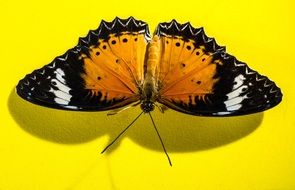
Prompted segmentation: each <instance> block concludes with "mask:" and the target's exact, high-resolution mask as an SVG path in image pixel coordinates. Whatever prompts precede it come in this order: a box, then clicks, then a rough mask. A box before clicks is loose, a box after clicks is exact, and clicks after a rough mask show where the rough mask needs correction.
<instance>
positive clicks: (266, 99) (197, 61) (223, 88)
mask: <svg viewBox="0 0 295 190" xmlns="http://www.w3.org/2000/svg"><path fill="white" fill-rule="evenodd" d="M156 35H158V36H159V37H160V40H161V56H162V59H161V61H160V63H159V65H158V67H157V81H158V82H157V83H158V91H159V102H160V103H162V104H164V105H166V106H168V107H170V108H172V109H174V110H177V111H180V112H184V113H188V114H193V115H204V116H230V115H242V114H250V113H255V112H259V111H263V110H266V109H269V108H271V107H273V106H275V105H277V104H278V103H279V102H280V101H281V99H282V93H281V91H280V89H279V88H278V87H277V86H276V85H275V83H274V82H272V81H271V80H269V79H268V78H267V77H265V76H262V75H260V74H258V73H257V72H256V71H254V70H252V69H250V68H249V67H248V66H247V65H246V64H245V63H243V62H240V61H238V60H237V59H236V58H235V57H234V56H231V55H229V54H227V53H226V52H225V47H221V46H218V45H217V44H216V42H215V40H214V39H213V38H209V37H207V36H206V35H205V33H204V31H203V28H193V27H192V26H191V25H190V24H189V23H186V24H179V23H177V22H176V21H175V20H173V21H172V22H170V23H161V24H159V26H158V28H157V30H156Z"/></svg>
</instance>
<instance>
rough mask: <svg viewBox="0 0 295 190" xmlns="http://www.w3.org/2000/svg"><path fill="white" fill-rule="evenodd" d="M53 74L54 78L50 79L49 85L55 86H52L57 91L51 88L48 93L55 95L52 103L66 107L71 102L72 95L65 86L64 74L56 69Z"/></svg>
mask: <svg viewBox="0 0 295 190" xmlns="http://www.w3.org/2000/svg"><path fill="white" fill-rule="evenodd" d="M54 73H55V78H53V79H51V83H53V84H55V85H54V86H55V87H57V88H58V89H57V90H55V89H53V88H51V89H50V90H49V92H52V93H53V94H54V95H55V98H54V101H55V102H56V103H58V104H64V105H67V104H69V102H70V101H71V98H72V95H70V90H71V88H69V87H68V86H67V85H66V81H65V79H64V78H63V76H65V73H64V71H63V70H61V69H60V68H58V69H56V71H54Z"/></svg>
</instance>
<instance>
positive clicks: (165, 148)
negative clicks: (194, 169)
mask: <svg viewBox="0 0 295 190" xmlns="http://www.w3.org/2000/svg"><path fill="white" fill-rule="evenodd" d="M148 113H149V116H150V118H151V120H152V123H153V126H154V128H155V130H156V132H157V135H158V137H159V139H160V142H161V144H162V147H163V150H164V152H165V154H166V156H167V158H168V162H169V164H170V166H172V162H171V160H170V158H169V155H168V153H167V151H166V148H165V145H164V143H163V140H162V138H161V136H160V133H159V131H158V129H157V127H156V125H155V122H154V120H153V118H152V115H151V113H150V112H148Z"/></svg>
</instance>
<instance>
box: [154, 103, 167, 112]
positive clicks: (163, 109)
mask: <svg viewBox="0 0 295 190" xmlns="http://www.w3.org/2000/svg"><path fill="white" fill-rule="evenodd" d="M155 105H156V107H157V108H158V109H159V111H160V112H161V113H164V112H165V111H166V110H168V109H169V108H168V107H167V106H165V105H163V104H160V105H157V104H155Z"/></svg>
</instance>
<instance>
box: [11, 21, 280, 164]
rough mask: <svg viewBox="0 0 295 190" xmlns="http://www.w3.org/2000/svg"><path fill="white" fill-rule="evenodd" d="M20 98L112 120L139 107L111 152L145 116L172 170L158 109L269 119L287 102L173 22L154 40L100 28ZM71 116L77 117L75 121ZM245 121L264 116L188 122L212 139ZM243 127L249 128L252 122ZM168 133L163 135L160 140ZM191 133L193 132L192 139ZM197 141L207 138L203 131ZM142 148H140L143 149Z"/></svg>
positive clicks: (129, 26)
mask: <svg viewBox="0 0 295 190" xmlns="http://www.w3.org/2000/svg"><path fill="white" fill-rule="evenodd" d="M16 90H17V93H18V95H20V96H21V97H22V98H24V99H25V100H28V101H30V102H32V103H35V104H38V105H42V106H47V107H52V108H58V109H66V110H76V111H106V110H112V111H111V114H115V113H119V112H121V111H123V110H125V109H127V108H130V107H133V106H135V105H140V108H141V110H142V111H141V114H140V115H138V116H137V117H136V119H134V120H133V121H132V122H131V123H130V124H129V125H128V126H127V127H126V128H125V129H124V130H123V131H122V132H121V133H120V134H119V135H118V136H117V137H116V138H115V140H114V141H112V142H111V143H110V144H109V145H108V146H107V147H106V149H107V148H109V147H110V145H112V144H113V143H114V142H115V141H116V140H117V139H118V138H119V137H120V136H121V135H122V134H123V133H124V132H125V131H126V130H127V129H128V128H129V127H130V126H131V125H132V124H133V123H134V122H135V121H136V120H137V119H138V118H139V117H140V116H141V115H142V114H143V113H145V114H146V115H149V118H150V120H151V122H152V127H153V128H154V131H155V132H156V134H157V136H158V138H159V139H160V142H161V145H162V148H163V149H164V152H165V154H166V155H167V158H168V160H169V163H170V165H171V161H170V159H169V156H168V154H167V151H166V149H165V146H164V142H163V140H162V138H161V136H160V133H159V131H158V129H157V127H156V125H155V123H154V119H153V118H152V116H151V111H153V110H154V109H155V108H158V109H159V111H161V112H164V111H165V109H166V108H167V107H168V108H171V109H174V110H176V111H179V112H183V113H186V114H190V115H197V116H213V117H220V116H222V117H223V116H238V115H245V114H252V113H257V112H261V111H264V110H266V109H269V108H271V107H274V106H275V105H277V104H278V103H279V102H280V101H281V99H282V94H281V91H280V89H279V88H278V87H277V86H276V85H275V83H274V82H272V81H271V80H269V79H268V78H267V77H265V76H262V75H260V74H258V73H257V72H256V71H254V70H252V69H250V68H249V67H248V66H247V65H246V64H245V63H243V62H240V61H238V60H237V59H236V58H235V57H234V56H232V55H229V54H227V53H226V51H225V47H221V46H218V45H217V44H216V42H215V40H214V38H209V37H207V36H206V35H205V33H204V31H203V29H202V28H193V27H192V26H191V25H190V24H189V23H185V24H179V23H177V22H176V21H175V20H172V21H171V22H169V23H166V22H165V23H160V24H159V25H158V27H157V29H156V31H155V35H154V36H153V38H151V37H150V34H149V30H148V26H147V24H146V23H145V22H143V21H140V20H136V19H134V18H133V17H130V18H128V19H125V20H124V19H119V18H116V19H114V20H113V21H112V22H105V21H102V22H101V25H100V26H99V28H98V29H97V30H92V31H90V32H89V34H88V35H87V36H86V37H84V38H80V40H79V43H78V45H77V46H75V47H74V48H72V49H70V50H68V51H67V52H66V53H65V54H64V55H62V56H59V57H57V58H56V59H54V61H53V62H52V63H50V64H48V65H46V66H44V67H43V68H41V69H38V70H35V71H34V72H33V73H31V74H28V75H27V76H26V77H25V78H24V79H22V80H21V81H20V82H19V84H18V85H17V88H16ZM59 113H63V112H59ZM68 114H69V115H71V114H73V115H71V117H74V115H75V114H76V113H68ZM79 114H81V113H79ZM168 114H172V113H171V112H167V115H168ZM14 115H15V114H14ZM77 115H78V114H77ZM81 115H82V114H81ZM89 115H91V114H89ZM157 116H158V114H157ZM75 117H76V116H75ZM182 117H187V116H182ZM168 118H169V120H170V122H167V121H166V122H165V123H162V124H161V123H158V124H160V125H164V126H167V125H168V123H169V125H171V126H167V127H164V128H165V129H167V130H169V131H171V128H173V125H174V124H178V125H180V126H181V123H183V120H184V118H178V119H179V120H177V116H175V115H174V114H173V115H170V117H168ZM247 118H248V119H249V118H251V121H255V123H256V124H254V125H253V126H256V127H257V126H258V125H259V123H260V121H261V118H262V114H254V115H249V116H244V117H236V118H226V119H222V118H210V119H208V118H190V119H189V120H190V124H191V121H192V120H195V121H194V123H193V124H192V125H190V126H194V125H195V124H196V125H197V126H194V129H197V128H199V129H200V128H202V130H203V128H207V129H206V130H209V131H210V130H211V129H214V127H211V128H210V127H208V126H210V125H213V126H216V127H215V129H214V131H216V132H217V131H219V130H220V129H219V128H218V127H220V126H218V125H221V126H223V124H222V123H223V122H226V123H227V124H228V123H230V121H232V122H238V121H239V120H243V119H247ZM255 118H256V119H255ZM89 119H90V118H89ZM155 119H158V118H155ZM175 119H176V120H175ZM90 120H91V119H90ZM173 120H174V121H173ZM101 121H102V119H100V121H96V123H99V122H101ZM177 121H178V122H177ZM88 122H89V121H88ZM210 122H211V123H210ZM145 123H147V122H145ZM202 123H203V125H202ZM240 123H241V122H239V124H240ZM244 123H247V122H246V120H245V122H244ZM250 123H251V122H250ZM104 124H105V123H104ZM233 124H234V123H233ZM251 124H252V123H251ZM204 125H205V126H206V127H204ZM200 126H201V127H200ZM202 126H203V127H202ZM174 127H175V126H174ZM227 127H230V126H227ZM244 127H246V128H247V126H244ZM183 128H184V127H181V129H183ZM209 128H210V129H209ZM218 129H219V130H218ZM254 129H255V128H252V130H254ZM162 130H163V127H161V133H163V132H162ZM192 130H193V129H192V128H191V129H190V130H188V129H187V131H188V134H191V132H192ZM179 132H180V129H177V132H175V134H179ZM198 132H201V131H198ZM146 133H149V132H147V131H146ZM248 133H249V132H248ZM97 134H98V133H97ZM167 134H168V131H167ZM184 134H185V133H184ZM199 134H200V135H202V134H203V135H204V136H208V135H209V133H208V132H207V133H206V132H205V131H203V133H199ZM212 134H213V133H212ZM240 134H241V133H240ZM246 134H247V133H246ZM165 135H166V134H165ZM130 136H132V134H130ZM135 136H137V135H134V136H133V137H135ZM145 136H149V135H145ZM209 136H210V135H209ZM242 136H243V135H242ZM240 137H241V135H240ZM165 139H166V137H165ZM196 139H197V138H195V139H194V140H193V141H196ZM235 139H237V138H235ZM149 140H150V139H149ZM203 140H205V139H203ZM144 141H145V140H138V142H141V143H143V142H144ZM165 141H166V140H165ZM230 141H231V140H227V142H230ZM177 142H179V139H177ZM224 142H225V141H224ZM198 143H200V142H197V143H195V144H198ZM207 144H208V143H207ZM217 144H218V143H217ZM219 144H220V143H219ZM221 144H224V143H221ZM168 145H169V144H168ZM188 147H190V146H188ZM204 147H206V146H204ZM208 147H210V146H208ZM211 147H212V145H211ZM106 149H104V150H103V152H104V151H105V150H106ZM196 149H202V148H200V147H199V148H196ZM169 150H170V147H169Z"/></svg>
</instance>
